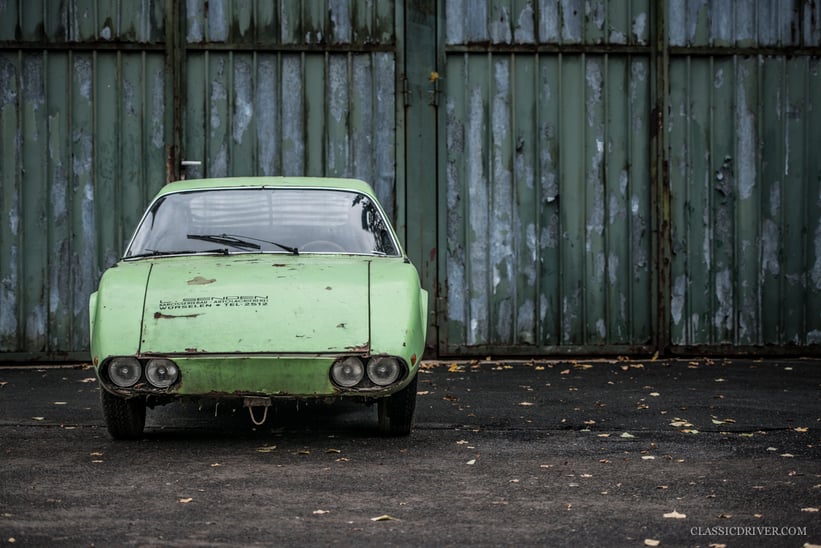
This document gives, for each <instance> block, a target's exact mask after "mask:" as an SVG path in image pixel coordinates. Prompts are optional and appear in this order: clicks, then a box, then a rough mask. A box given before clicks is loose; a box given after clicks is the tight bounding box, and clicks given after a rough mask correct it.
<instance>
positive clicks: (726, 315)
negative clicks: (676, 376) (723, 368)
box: [668, 0, 821, 348]
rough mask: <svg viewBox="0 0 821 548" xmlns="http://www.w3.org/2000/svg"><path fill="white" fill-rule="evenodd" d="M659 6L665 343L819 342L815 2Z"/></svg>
mask: <svg viewBox="0 0 821 548" xmlns="http://www.w3.org/2000/svg"><path fill="white" fill-rule="evenodd" d="M669 7H670V11H671V13H670V34H669V39H670V43H671V45H673V46H688V49H680V50H676V51H675V52H674V53H675V54H674V55H671V60H670V80H671V81H670V90H671V94H670V98H669V105H670V113H671V114H670V118H669V133H668V135H669V147H670V185H671V191H672V202H671V205H672V218H671V220H672V239H673V241H672V244H673V256H672V270H673V274H672V285H673V287H672V295H671V316H672V317H671V324H672V325H671V327H672V335H671V336H672V341H671V342H672V344H674V345H679V346H681V347H721V346H729V347H735V348H751V347H761V346H772V347H781V348H787V347H792V346H794V347H807V346H808V345H814V344H819V343H820V342H821V306H819V304H821V284H819V283H817V282H818V280H819V279H821V274H819V273H821V260H818V259H817V258H818V257H819V256H821V229H819V228H818V227H819V209H820V208H821V205H819V196H821V162H820V161H819V159H818V155H817V154H813V153H812V152H810V151H811V150H812V147H813V146H814V143H817V142H819V139H821V133H819V129H818V121H819V116H821V114H819V112H818V110H819V106H818V99H819V97H818V90H819V89H821V81H819V74H818V73H819V70H818V68H819V60H818V57H817V56H811V55H810V54H808V53H811V52H809V51H803V50H802V49H801V48H806V47H817V45H818V28H819V24H818V19H817V18H815V19H813V17H815V15H814V14H817V13H818V10H819V3H818V2H817V1H813V2H770V1H762V2H752V1H736V2H710V3H705V2H679V1H677V0H670V2H669ZM692 47H695V48H698V47H702V48H708V49H706V50H703V52H702V53H701V54H695V53H694V51H695V50H692V49H689V48H692ZM734 48H747V49H745V50H737V49H734ZM756 48H784V49H783V51H776V50H772V49H769V50H766V51H761V52H760V53H758V54H756ZM750 53H752V54H753V55H750Z"/></svg>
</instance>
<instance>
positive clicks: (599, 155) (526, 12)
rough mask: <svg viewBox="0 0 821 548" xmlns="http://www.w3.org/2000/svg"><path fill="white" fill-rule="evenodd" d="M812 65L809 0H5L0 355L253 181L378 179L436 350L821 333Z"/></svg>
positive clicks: (740, 346)
mask: <svg viewBox="0 0 821 548" xmlns="http://www.w3.org/2000/svg"><path fill="white" fill-rule="evenodd" d="M820 58H821V0H809V1H807V0H792V1H788V2H774V1H768V0H726V1H720V2H719V1H715V2H709V1H706V0H702V1H697V0H696V1H691V0H667V1H665V2H653V1H651V0H629V1H625V2H605V1H604V0H494V1H488V2H484V1H473V0H447V1H445V0H439V1H437V0H407V1H405V2H401V1H400V2H383V1H368V0H361V1H352V2H351V1H346V0H324V1H317V0H278V1H267V0H253V1H241V0H209V1H208V2H205V0H142V1H139V2H136V1H130V0H129V1H127V0H105V1H104V0H96V1H91V0H64V1H61V2H52V1H49V0H39V1H38V0H26V1H24V0H7V1H5V2H0V356H5V357H10V358H20V359H24V358H30V359H48V358H61V357H82V356H83V355H84V353H85V351H86V349H87V345H88V335H87V328H86V315H87V311H86V302H87V296H88V294H89V293H90V292H91V291H92V290H93V289H94V287H95V285H96V282H97V278H98V276H99V274H100V272H101V271H102V270H103V269H104V268H105V267H107V266H108V265H110V264H111V263H112V262H114V261H115V260H116V258H117V257H118V255H119V254H120V253H121V252H122V250H123V247H124V245H125V243H126V241H127V239H128V238H129V236H130V232H131V230H133V228H134V226H135V224H136V222H137V220H138V218H139V216H140V214H141V213H142V210H143V208H144V207H145V205H146V203H147V201H148V199H149V198H150V196H151V195H152V194H153V193H154V192H155V191H156V190H157V189H158V188H159V187H160V186H162V184H164V183H165V181H166V180H167V179H169V178H174V177H176V176H179V175H187V176H189V177H191V176H204V177H210V176H222V175H254V174H259V175H263V174H286V175H287V174H293V175H297V174H308V175H345V176H355V177H361V178H363V179H366V180H368V181H369V182H371V183H372V184H373V185H374V186H375V187H376V189H377V192H378V193H379V195H380V197H381V198H382V200H383V201H384V202H385V205H386V207H387V208H388V209H389V210H390V211H391V213H392V215H393V217H394V220H395V221H396V223H397V226H398V228H399V232H400V234H401V237H402V239H403V242H404V244H405V246H406V248H407V250H408V252H409V254H410V256H411V258H412V260H413V261H414V263H415V264H416V265H417V266H418V267H419V269H420V272H421V274H422V279H423V283H424V284H425V286H426V287H427V288H428V289H429V290H430V293H431V311H432V314H431V323H432V326H431V327H432V328H431V329H430V330H429V333H430V339H429V343H430V344H431V345H432V346H433V347H434V348H436V349H438V351H439V352H440V353H442V354H469V355H484V354H488V353H505V354H563V353H576V352H582V353H627V352H648V353H649V352H653V351H655V350H665V349H667V350H672V351H674V352H688V351H699V352H724V351H728V352H757V351H765V350H773V351H776V352H794V353H807V352H817V351H818V349H819V347H820V346H821V155H819V154H818V153H817V152H816V148H817V143H819V142H821V105H819V102H820V101H821V82H820V81H819V78H821V76H819V59H820ZM182 160H195V161H201V162H202V164H201V165H199V166H192V167H188V168H182V167H181V161H182Z"/></svg>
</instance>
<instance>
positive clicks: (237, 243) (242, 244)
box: [188, 234, 260, 249]
mask: <svg viewBox="0 0 821 548" xmlns="http://www.w3.org/2000/svg"><path fill="white" fill-rule="evenodd" d="M188 239H189V240H202V241H205V242H212V243H215V244H225V245H230V246H232V247H236V248H237V249H259V248H260V246H259V244H255V243H254V242H249V241H247V240H243V239H241V238H237V237H236V236H231V235H230V234H189V235H188Z"/></svg>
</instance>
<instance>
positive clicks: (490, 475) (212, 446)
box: [0, 359, 821, 547]
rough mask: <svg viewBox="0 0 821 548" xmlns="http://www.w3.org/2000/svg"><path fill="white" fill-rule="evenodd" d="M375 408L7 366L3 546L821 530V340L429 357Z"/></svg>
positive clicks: (499, 542)
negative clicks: (757, 351)
mask: <svg viewBox="0 0 821 548" xmlns="http://www.w3.org/2000/svg"><path fill="white" fill-rule="evenodd" d="M420 374H421V377H420V383H419V393H418V399H417V402H418V406H417V415H416V418H417V420H416V426H415V430H414V432H413V433H412V434H411V436H410V437H407V438H381V437H379V436H378V435H377V434H376V410H375V408H373V407H371V408H366V407H363V406H358V405H353V404H352V403H342V404H334V405H307V404H304V403H302V404H299V405H298V406H297V405H283V406H281V407H277V409H276V411H275V412H272V413H271V416H270V417H269V418H268V422H267V423H266V424H265V425H263V426H262V427H254V425H253V424H252V423H251V422H250V420H249V419H248V416H247V412H246V411H244V410H242V409H239V410H232V409H229V408H223V407H221V408H219V409H218V415H217V416H216V417H214V412H215V409H214V408H213V407H206V408H202V409H199V408H198V407H196V406H193V405H183V404H174V405H169V406H165V407H161V408H157V409H155V410H149V415H148V425H147V428H146V435H145V437H144V439H143V440H142V441H138V442H115V441H112V440H111V439H110V438H109V437H108V435H107V432H106V430H105V427H104V425H103V420H102V416H101V412H100V410H99V400H98V388H97V383H96V381H95V380H94V372H93V370H91V369H90V368H88V367H87V366H83V365H77V366H73V367H62V368H57V367H36V366H27V367H0V544H3V545H6V544H8V545H14V546H120V545H128V546H279V545H334V544H338V545H346V546H347V545H379V546H383V545H406V546H433V545H436V546H439V545H452V546H464V545H471V546H473V545H475V546H513V545H516V546H521V545H527V546H530V545H539V546H574V547H575V546H704V547H708V546H727V547H735V546H739V547H746V546H794V547H802V546H806V547H809V546H817V545H821V515H819V508H821V359H805V360H773V359H767V360H710V359H691V360H686V359H685V360H657V361H631V360H626V359H625V360H594V361H581V360H579V361H550V362H546V361H545V362H543V361H516V362H505V361H474V362H462V361H460V362H450V361H443V362H427V363H426V364H425V369H424V370H423V371H422V373H420Z"/></svg>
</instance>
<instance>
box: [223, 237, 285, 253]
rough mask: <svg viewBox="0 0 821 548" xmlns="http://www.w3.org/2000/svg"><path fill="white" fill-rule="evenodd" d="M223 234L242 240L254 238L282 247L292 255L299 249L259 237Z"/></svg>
mask: <svg viewBox="0 0 821 548" xmlns="http://www.w3.org/2000/svg"><path fill="white" fill-rule="evenodd" d="M223 236H227V237H229V238H237V239H241V240H242V241H245V240H254V241H255V242H262V243H264V244H271V245H275V246H277V247H278V248H280V249H284V250H285V251H287V252H288V253H293V254H294V255H299V249H297V248H296V247H293V246H290V245H285V244H281V243H279V242H272V241H271V240H261V239H259V238H252V237H251V236H237V235H232V234H223ZM257 249H259V246H257Z"/></svg>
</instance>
